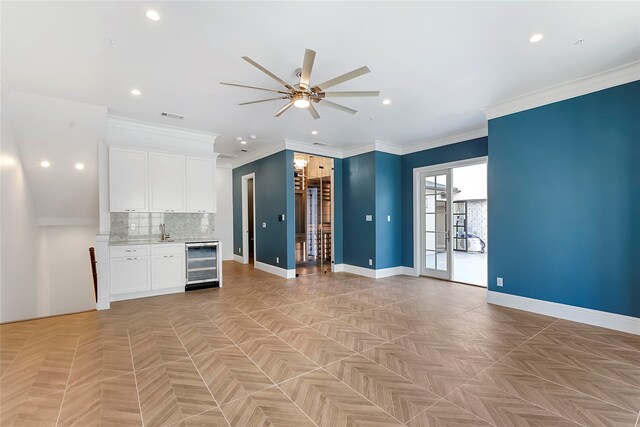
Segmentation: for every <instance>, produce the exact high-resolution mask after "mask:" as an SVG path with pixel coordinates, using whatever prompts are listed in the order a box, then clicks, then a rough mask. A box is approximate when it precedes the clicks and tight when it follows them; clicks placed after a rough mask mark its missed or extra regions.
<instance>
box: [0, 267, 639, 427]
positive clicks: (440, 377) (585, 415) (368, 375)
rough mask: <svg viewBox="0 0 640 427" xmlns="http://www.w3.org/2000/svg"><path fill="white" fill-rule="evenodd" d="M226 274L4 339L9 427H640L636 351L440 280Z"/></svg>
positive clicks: (617, 336) (0, 413) (632, 340)
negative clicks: (219, 280) (200, 285)
mask: <svg viewBox="0 0 640 427" xmlns="http://www.w3.org/2000/svg"><path fill="white" fill-rule="evenodd" d="M224 269H225V279H226V280H225V286H224V288H222V289H212V290H203V291H195V292H190V293H185V294H174V295H167V296H162V297H155V298H146V299H139V300H132V301H124V302H119V303H115V304H113V305H112V309H111V310H108V311H102V312H89V313H82V314H77V315H70V316H60V317H54V318H48V319H40V320H34V321H29V322H21V323H14V324H7V325H2V326H0V375H1V377H0V425H2V426H3V427H5V426H7V427H8V426H35V425H43V426H56V425H61V426H62V425H64V426H67V425H76V426H98V425H102V426H108V425H114V426H116V425H117V426H128V425H140V426H142V425H144V426H162V425H175V426H228V425H232V426H291V427H299V426H305V425H309V426H314V425H316V426H327V427H340V426H386V425H407V426H410V427H420V426H467V425H470V426H471V425H478V426H491V425H493V426H565V425H583V426H630V427H634V426H638V417H639V411H640V337H638V336H634V335H629V334H623V333H619V332H615V331H610V330H606V329H601V328H596V327H591V326H586V325H583V324H578V323H572V322H568V321H564V320H557V319H555V318H550V317H545V316H539V315H535V314H531V313H527V312H521V311H517V310H510V309H506V308H501V307H497V306H491V305H488V304H486V302H485V292H484V290H483V289H480V288H474V287H469V286H463V285H458V284H453V283H447V282H442V281H438V280H431V279H426V278H412V277H406V276H398V277H392V278H387V279H379V280H372V279H366V278H362V277H359V276H354V275H350V274H346V273H339V274H328V275H318V276H309V277H303V278H298V279H295V280H285V279H280V278H278V277H275V276H272V275H269V274H267V273H264V272H260V271H257V270H254V269H253V268H251V267H249V266H243V265H240V264H237V263H234V262H227V263H225V265H224Z"/></svg>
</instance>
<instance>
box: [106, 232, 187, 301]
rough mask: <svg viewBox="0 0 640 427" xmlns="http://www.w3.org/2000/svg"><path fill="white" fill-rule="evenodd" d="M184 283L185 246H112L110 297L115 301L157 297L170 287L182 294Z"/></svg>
mask: <svg viewBox="0 0 640 427" xmlns="http://www.w3.org/2000/svg"><path fill="white" fill-rule="evenodd" d="M185 280H186V279H185V252H184V244H178V243H176V244H170V243H166V244H164V243H163V244H158V245H122V246H112V247H111V295H112V299H114V300H124V299H129V298H139V297H141V296H151V295H160V294H162V293H167V291H166V290H167V289H171V288H180V290H182V291H184V286H185ZM170 292H171V291H170ZM175 292H178V290H177V289H176V290H175ZM127 294H130V295H127Z"/></svg>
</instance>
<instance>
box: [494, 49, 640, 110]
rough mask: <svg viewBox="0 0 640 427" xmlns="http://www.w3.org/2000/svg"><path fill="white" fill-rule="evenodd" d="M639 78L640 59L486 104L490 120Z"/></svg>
mask: <svg viewBox="0 0 640 427" xmlns="http://www.w3.org/2000/svg"><path fill="white" fill-rule="evenodd" d="M636 80H640V61H636V62H632V63H630V64H627V65H623V66H621V67H617V68H613V69H611V70H608V71H604V72H602V73H597V74H593V75H591V76H588V77H583V78H580V79H576V80H572V81H569V82H566V83H562V84H559V85H557V86H552V87H549V88H547V89H543V90H539V91H535V92H531V93H529V94H526V95H523V96H519V97H517V98H512V99H509V100H507V101H503V102H500V103H497V104H494V105H491V106H489V107H486V108H484V113H485V115H486V117H487V120H491V119H495V118H498V117H502V116H506V115H508V114H513V113H517V112H520V111H525V110H529V109H532V108H536V107H541V106H543V105H547V104H552V103H554V102H559V101H564V100H566V99H570V98H575V97H576V96H581V95H586V94H588V93H592V92H597V91H599V90H603V89H608V88H611V87H614V86H619V85H622V84H625V83H630V82H633V81H636Z"/></svg>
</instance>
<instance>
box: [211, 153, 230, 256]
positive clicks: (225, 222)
mask: <svg viewBox="0 0 640 427" xmlns="http://www.w3.org/2000/svg"><path fill="white" fill-rule="evenodd" d="M232 176H233V175H232V173H231V167H229V166H227V165H225V164H220V163H218V167H217V168H216V192H217V193H216V197H217V199H218V203H217V211H216V230H215V235H216V238H217V239H218V240H220V242H221V244H222V259H223V260H225V261H226V260H232V259H233V202H232V200H233V195H232V194H233V184H232Z"/></svg>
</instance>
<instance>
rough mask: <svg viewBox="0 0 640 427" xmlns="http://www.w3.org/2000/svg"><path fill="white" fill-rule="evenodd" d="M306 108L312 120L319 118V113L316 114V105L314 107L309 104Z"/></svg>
mask: <svg viewBox="0 0 640 427" xmlns="http://www.w3.org/2000/svg"><path fill="white" fill-rule="evenodd" d="M307 110H309V114H311V117H313V120H318V119H319V118H320V114H318V110H316V107H314V106H313V104H309V107H307Z"/></svg>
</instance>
